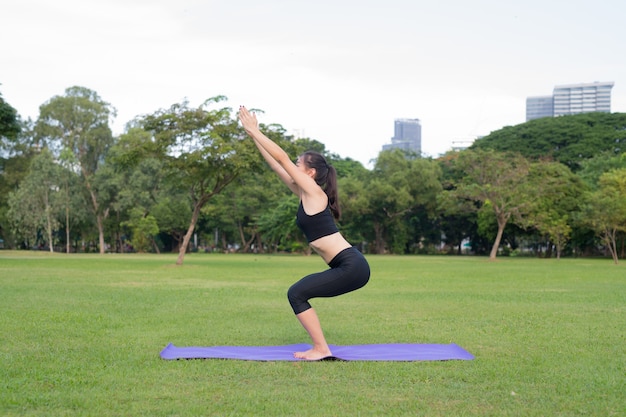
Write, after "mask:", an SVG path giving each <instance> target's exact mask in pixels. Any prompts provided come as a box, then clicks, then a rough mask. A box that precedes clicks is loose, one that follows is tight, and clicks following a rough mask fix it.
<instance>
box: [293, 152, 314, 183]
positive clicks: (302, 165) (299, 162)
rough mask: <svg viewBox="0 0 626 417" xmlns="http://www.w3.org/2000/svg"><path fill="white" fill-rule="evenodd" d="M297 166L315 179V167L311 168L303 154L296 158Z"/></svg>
mask: <svg viewBox="0 0 626 417" xmlns="http://www.w3.org/2000/svg"><path fill="white" fill-rule="evenodd" d="M296 166H297V167H298V169H299V170H300V171H302V172H304V173H305V174H307V175H308V176H309V177H311V178H313V179H315V168H309V167H308V166H307V165H306V163H305V162H304V158H303V157H302V156H299V157H298V159H296Z"/></svg>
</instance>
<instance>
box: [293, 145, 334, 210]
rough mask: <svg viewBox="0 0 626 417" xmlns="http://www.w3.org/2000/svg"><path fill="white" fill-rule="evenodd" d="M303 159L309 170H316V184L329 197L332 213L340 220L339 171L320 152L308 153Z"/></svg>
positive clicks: (304, 154) (303, 155)
mask: <svg viewBox="0 0 626 417" xmlns="http://www.w3.org/2000/svg"><path fill="white" fill-rule="evenodd" d="M301 158H302V161H303V162H304V164H305V165H306V166H307V167H308V168H314V169H315V182H316V183H317V185H319V186H320V187H322V189H323V190H324V192H325V193H326V195H327V196H328V204H329V205H330V211H331V212H332V213H333V216H334V217H335V219H337V220H339V218H340V217H341V208H340V207H339V196H338V195H337V171H336V170H335V167H334V166H332V165H330V164H328V162H326V158H324V156H323V155H322V154H321V153H319V152H315V151H306V152H305V153H303V154H302V156H301Z"/></svg>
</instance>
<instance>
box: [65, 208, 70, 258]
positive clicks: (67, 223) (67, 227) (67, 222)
mask: <svg viewBox="0 0 626 417" xmlns="http://www.w3.org/2000/svg"><path fill="white" fill-rule="evenodd" d="M65 241H66V242H65V252H66V253H70V252H71V248H70V208H69V206H67V205H66V206H65Z"/></svg>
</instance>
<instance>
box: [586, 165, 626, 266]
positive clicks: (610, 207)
mask: <svg viewBox="0 0 626 417" xmlns="http://www.w3.org/2000/svg"><path fill="white" fill-rule="evenodd" d="M583 221H584V222H585V223H586V224H588V225H589V226H590V227H591V228H592V229H593V230H594V231H595V232H596V233H597V234H598V235H599V236H600V238H601V239H602V241H603V242H604V244H605V245H606V247H607V249H608V251H609V253H610V254H611V257H612V258H613V262H614V263H615V264H617V263H618V262H619V261H618V250H617V234H618V232H620V231H621V232H626V168H621V169H615V170H611V171H609V172H607V173H604V174H602V176H600V179H599V189H597V190H595V191H592V192H591V193H589V197H588V198H587V201H586V204H585V205H584V208H583Z"/></svg>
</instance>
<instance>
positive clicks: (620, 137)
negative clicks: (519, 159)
mask: <svg viewBox="0 0 626 417" xmlns="http://www.w3.org/2000/svg"><path fill="white" fill-rule="evenodd" d="M625 131H626V113H582V114H575V115H571V116H559V117H545V118H541V119H535V120H530V121H528V122H526V123H522V124H519V125H516V126H507V127H504V128H502V129H499V130H497V131H494V132H491V133H490V134H489V135H487V136H485V137H483V138H481V139H479V140H477V141H476V142H474V144H473V145H472V147H471V149H493V150H496V151H500V152H515V153H520V154H521V155H522V156H524V157H526V158H528V159H531V160H536V159H540V158H552V159H554V160H555V161H558V162H561V163H563V164H565V165H567V166H568V167H569V168H570V169H571V170H572V171H574V172H577V171H578V170H579V169H580V167H581V164H582V163H583V162H584V161H585V160H587V159H589V158H592V157H594V156H596V155H598V154H600V153H604V152H606V153H611V154H613V155H616V154H621V153H624V152H626V135H625V134H624V132H625Z"/></svg>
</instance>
